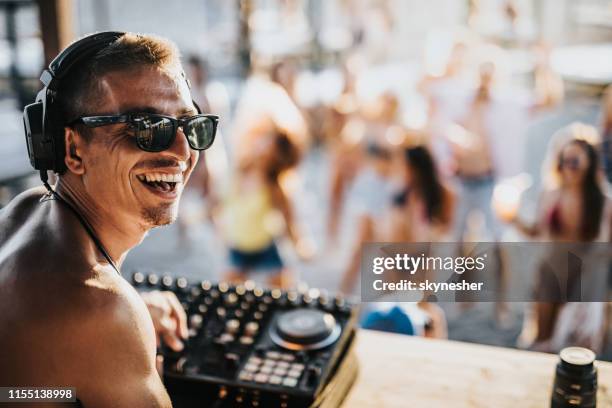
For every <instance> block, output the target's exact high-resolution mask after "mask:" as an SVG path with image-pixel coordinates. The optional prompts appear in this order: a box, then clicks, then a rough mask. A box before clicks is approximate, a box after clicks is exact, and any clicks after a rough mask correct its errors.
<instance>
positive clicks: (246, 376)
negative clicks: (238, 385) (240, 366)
mask: <svg viewBox="0 0 612 408" xmlns="http://www.w3.org/2000/svg"><path fill="white" fill-rule="evenodd" d="M253 377H254V374H253V373H251V372H248V371H244V370H243V371H241V372H240V374H239V375H238V379H239V380H241V381H253Z"/></svg>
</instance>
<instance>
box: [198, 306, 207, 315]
mask: <svg viewBox="0 0 612 408" xmlns="http://www.w3.org/2000/svg"><path fill="white" fill-rule="evenodd" d="M198 312H200V313H202V314H205V313H206V312H208V308H207V307H206V305H202V304H200V305H198Z"/></svg>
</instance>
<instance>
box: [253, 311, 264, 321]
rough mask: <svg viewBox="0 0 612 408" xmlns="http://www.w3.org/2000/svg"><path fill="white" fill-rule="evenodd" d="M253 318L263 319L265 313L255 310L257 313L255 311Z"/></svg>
mask: <svg viewBox="0 0 612 408" xmlns="http://www.w3.org/2000/svg"><path fill="white" fill-rule="evenodd" d="M253 319H255V320H261V319H263V313H261V312H255V313H253Z"/></svg>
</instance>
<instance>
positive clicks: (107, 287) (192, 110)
mask: <svg viewBox="0 0 612 408" xmlns="http://www.w3.org/2000/svg"><path fill="white" fill-rule="evenodd" d="M57 94H58V98H57V100H58V102H59V106H60V110H59V113H58V114H59V115H61V121H62V124H63V125H62V126H63V134H60V137H61V136H63V143H62V144H63V145H65V148H64V164H65V170H64V171H62V172H60V173H61V174H60V175H59V177H58V181H57V184H56V185H55V186H54V190H55V193H53V194H51V193H48V192H47V191H46V190H45V189H44V188H36V189H32V190H29V191H26V192H24V193H22V194H21V195H19V196H17V197H16V198H15V199H14V200H13V201H12V202H11V203H10V204H9V205H8V206H7V207H5V208H4V209H3V210H2V211H1V212H0V333H1V335H0V386H22V387H25V386H38V387H44V386H48V387H68V386H70V387H75V388H76V394H77V398H78V403H79V404H81V405H83V406H85V407H109V406H114V407H166V406H170V401H169V398H168V395H167V393H166V391H165V389H164V387H163V384H162V382H161V380H160V377H159V374H158V373H157V372H156V368H155V352H156V339H157V341H159V340H160V338H161V339H162V340H164V341H165V342H166V343H167V344H169V345H170V347H172V348H174V349H180V348H181V347H182V343H181V340H180V338H181V337H183V338H184V337H186V331H187V330H186V324H185V315H184V312H183V310H182V308H181V306H180V304H179V302H178V301H177V299H176V298H175V297H174V296H173V295H172V294H170V293H163V292H157V293H152V294H148V295H146V297H141V296H140V295H139V294H138V293H137V292H136V291H135V290H134V289H133V288H132V287H131V286H130V284H128V283H127V282H126V281H125V280H124V279H123V278H122V277H121V276H120V274H118V271H119V268H120V265H121V263H122V262H123V260H124V259H125V256H126V255H127V253H128V251H129V250H130V249H131V248H133V247H134V246H136V245H138V244H139V243H140V242H141V241H142V240H143V239H144V237H145V235H146V233H147V231H148V230H150V229H151V228H154V227H157V226H161V225H166V224H169V223H171V222H172V221H174V220H175V219H176V217H177V210H178V203H179V198H180V196H181V193H182V191H183V186H184V185H185V183H186V182H187V180H188V179H189V175H190V174H191V172H192V170H193V168H194V166H195V165H196V162H197V160H198V155H199V150H204V149H206V148H207V147H208V146H210V144H211V143H212V141H213V140H214V133H215V131H216V117H213V116H210V115H201V114H198V112H197V110H196V107H195V106H194V104H193V102H192V99H191V95H190V91H189V87H188V84H187V82H186V80H185V78H184V75H183V70H182V67H181V64H180V61H179V55H178V52H177V50H176V47H175V46H174V45H173V44H171V43H170V42H168V41H166V40H163V39H160V38H157V37H152V36H141V35H135V34H129V33H128V34H123V35H119V36H118V37H117V38H116V39H114V40H113V41H111V42H109V43H108V44H105V45H104V46H103V47H100V50H98V51H97V52H95V53H94V54H93V55H92V56H88V58H86V59H85V60H84V61H82V62H80V63H79V64H78V65H77V66H75V67H72V68H71V69H70V71H69V72H68V73H67V74H66V75H64V79H62V81H61V85H60V87H59V89H58V92H57ZM88 230H89V231H88ZM20 406H23V405H21V404H20ZM35 406H41V405H39V404H37V405H35ZM62 406H64V405H62Z"/></svg>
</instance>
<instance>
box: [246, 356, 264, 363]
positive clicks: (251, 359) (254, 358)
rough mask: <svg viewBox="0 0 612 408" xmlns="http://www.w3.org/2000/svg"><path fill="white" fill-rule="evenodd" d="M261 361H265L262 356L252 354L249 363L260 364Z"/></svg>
mask: <svg viewBox="0 0 612 408" xmlns="http://www.w3.org/2000/svg"><path fill="white" fill-rule="evenodd" d="M261 363H263V360H262V359H261V358H259V357H255V356H252V357H250V358H249V364H256V365H259V364H261Z"/></svg>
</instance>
